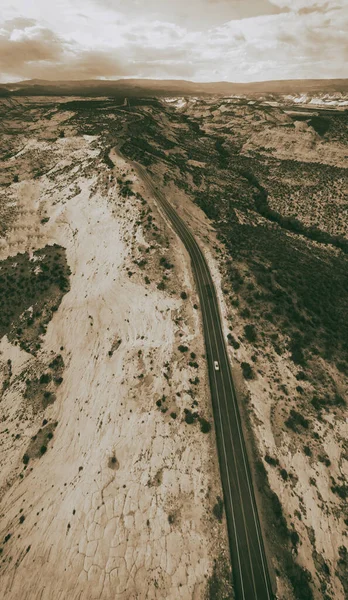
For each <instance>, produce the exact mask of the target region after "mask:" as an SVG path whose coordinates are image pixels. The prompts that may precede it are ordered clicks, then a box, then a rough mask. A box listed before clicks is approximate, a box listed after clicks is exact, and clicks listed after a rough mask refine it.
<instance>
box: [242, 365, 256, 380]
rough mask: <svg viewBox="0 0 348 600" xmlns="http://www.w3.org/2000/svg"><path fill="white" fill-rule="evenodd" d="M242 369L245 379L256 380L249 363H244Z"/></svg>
mask: <svg viewBox="0 0 348 600" xmlns="http://www.w3.org/2000/svg"><path fill="white" fill-rule="evenodd" d="M241 367H242V371H243V377H244V379H254V371H253V369H252V367H251V365H249V363H246V362H242V364H241Z"/></svg>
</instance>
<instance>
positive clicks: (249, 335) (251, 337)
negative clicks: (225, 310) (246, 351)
mask: <svg viewBox="0 0 348 600" xmlns="http://www.w3.org/2000/svg"><path fill="white" fill-rule="evenodd" d="M244 334H245V337H246V339H247V340H248V342H250V343H254V342H256V340H257V333H256V330H255V326H254V325H245V327H244Z"/></svg>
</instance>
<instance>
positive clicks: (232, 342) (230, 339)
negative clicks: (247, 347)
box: [227, 333, 240, 350]
mask: <svg viewBox="0 0 348 600" xmlns="http://www.w3.org/2000/svg"><path fill="white" fill-rule="evenodd" d="M227 339H228V343H229V344H230V346H232V347H233V348H234V349H235V350H238V348H240V343H239V342H237V340H236V338H235V337H234V336H233V335H232V333H229V334H228V335H227Z"/></svg>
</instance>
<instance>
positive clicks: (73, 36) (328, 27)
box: [0, 0, 348, 81]
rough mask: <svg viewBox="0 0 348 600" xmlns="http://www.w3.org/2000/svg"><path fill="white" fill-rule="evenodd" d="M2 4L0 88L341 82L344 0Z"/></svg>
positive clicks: (346, 22) (19, 0) (347, 52)
mask: <svg viewBox="0 0 348 600" xmlns="http://www.w3.org/2000/svg"><path fill="white" fill-rule="evenodd" d="M5 2H9V3H10V2H15V4H16V5H17V6H18V10H17V11H15V10H13V8H11V7H12V4H8V7H7V9H6V10H7V12H6V11H5V12H6V14H8V16H9V18H8V19H7V21H6V22H5V23H3V24H2V25H1V26H0V70H1V73H2V74H3V75H2V80H3V81H5V80H7V81H8V80H12V81H13V80H18V79H23V78H24V79H27V78H48V79H58V78H59V79H62V78H67V79H83V78H85V79H87V78H98V77H109V78H117V77H126V76H130V77H153V78H189V79H194V80H197V81H199V80H201V81H207V80H215V81H216V80H219V79H225V80H226V79H227V80H232V81H250V80H252V79H253V80H262V79H272V78H275V79H284V78H288V79H292V78H306V77H314V78H317V77H344V76H347V66H346V65H347V57H348V49H347V40H346V36H345V31H346V30H347V28H348V14H347V10H345V6H346V5H345V2H346V0H325V1H324V0H270V1H269V0H258V1H256V2H246V1H245V0H191V2H190V3H189V2H188V1H187V0H176V1H175V2H168V1H166V2H165V1H163V0H161V1H160V0H146V2H145V0H137V2H136V1H135V0H129V1H127V3H124V2H122V3H121V2H120V1H119V0H98V2H96V0H93V1H92V0H90V1H89V2H88V0H87V1H86V0H84V1H83V2H82V0H60V2H59V7H58V5H57V6H56V5H53V4H50V5H49V6H48V5H47V3H46V1H45V0H35V2H34V3H31V2H27V0H5ZM232 9H233V10H232ZM251 9H253V10H251ZM122 11H123V12H122ZM194 11H195V14H196V17H197V18H196V23H195V25H194V26H193V17H194ZM238 11H239V13H238ZM215 13H218V15H217V17H216V19H215V20H214V18H213V16H212V15H214V14H215ZM238 14H239V15H242V16H240V17H239V18H237V17H238ZM231 16H232V17H233V18H230V17H231ZM198 17H201V18H200V20H199V19H198ZM227 17H228V18H227ZM198 24H199V26H198Z"/></svg>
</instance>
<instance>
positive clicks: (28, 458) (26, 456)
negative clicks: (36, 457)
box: [23, 454, 30, 465]
mask: <svg viewBox="0 0 348 600" xmlns="http://www.w3.org/2000/svg"><path fill="white" fill-rule="evenodd" d="M29 460H30V456H29V454H24V456H23V463H24V464H25V465H27V464H28V462H29Z"/></svg>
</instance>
